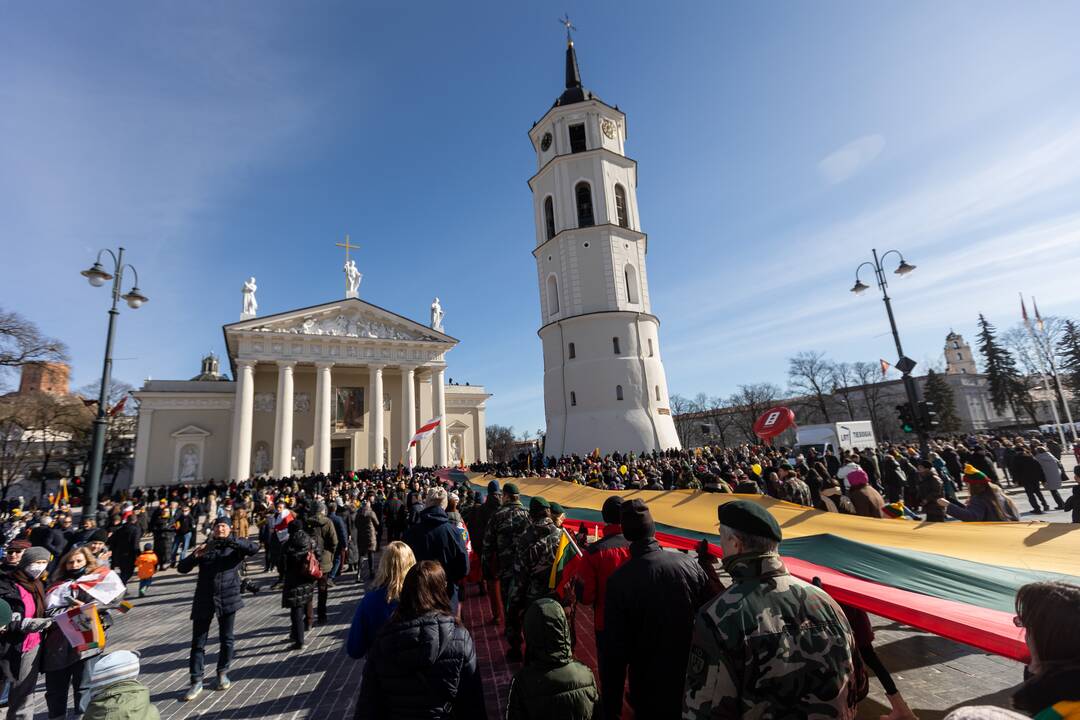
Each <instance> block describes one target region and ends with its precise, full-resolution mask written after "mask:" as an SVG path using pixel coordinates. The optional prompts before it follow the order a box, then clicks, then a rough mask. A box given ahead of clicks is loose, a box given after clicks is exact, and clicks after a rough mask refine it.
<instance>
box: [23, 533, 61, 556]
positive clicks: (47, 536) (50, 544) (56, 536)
mask: <svg viewBox="0 0 1080 720" xmlns="http://www.w3.org/2000/svg"><path fill="white" fill-rule="evenodd" d="M27 539H28V540H29V541H30V544H31V545H34V546H35V547H43V548H45V549H46V550H48V551H49V552H51V553H52V554H53V557H57V558H58V557H60V556H61V555H62V554H63V552H64V547H65V546H66V545H67V543H66V542H65V541H64V533H63V532H61V531H60V530H59V529H57V528H54V527H49V526H48V525H35V526H34V527H32V528H30V533H29V535H28V537H27Z"/></svg>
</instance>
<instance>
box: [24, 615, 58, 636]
mask: <svg viewBox="0 0 1080 720" xmlns="http://www.w3.org/2000/svg"><path fill="white" fill-rule="evenodd" d="M52 624H53V619H52V618H23V619H22V620H20V621H19V626H18V627H19V630H21V631H22V632H24V633H35V632H42V631H43V630H47V629H48V627H49V626H50V625H52Z"/></svg>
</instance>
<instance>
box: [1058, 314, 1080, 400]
mask: <svg viewBox="0 0 1080 720" xmlns="http://www.w3.org/2000/svg"><path fill="white" fill-rule="evenodd" d="M1057 354H1058V357H1059V358H1060V361H1059V363H1060V365H1061V380H1062V384H1063V385H1064V386H1065V389H1067V390H1069V391H1071V392H1072V396H1073V403H1074V404H1075V403H1077V402H1080V326H1077V324H1076V323H1075V322H1074V321H1072V320H1066V321H1065V332H1064V333H1063V334H1062V336H1061V340H1060V341H1059V342H1058V346H1057Z"/></svg>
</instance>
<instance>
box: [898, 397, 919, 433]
mask: <svg viewBox="0 0 1080 720" xmlns="http://www.w3.org/2000/svg"><path fill="white" fill-rule="evenodd" d="M896 419H897V420H899V421H900V429H901V430H903V431H904V432H906V433H913V432H915V414H914V413H913V412H911V403H904V404H903V405H897V406H896Z"/></svg>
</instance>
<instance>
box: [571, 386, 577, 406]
mask: <svg viewBox="0 0 1080 720" xmlns="http://www.w3.org/2000/svg"><path fill="white" fill-rule="evenodd" d="M570 405H577V393H576V392H574V391H573V390H571V391H570Z"/></svg>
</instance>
